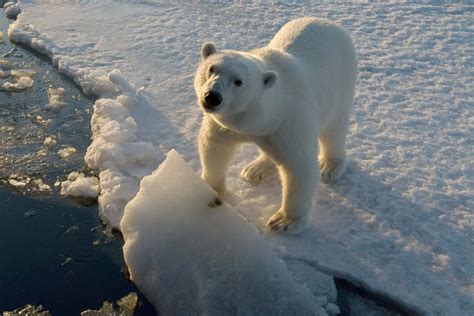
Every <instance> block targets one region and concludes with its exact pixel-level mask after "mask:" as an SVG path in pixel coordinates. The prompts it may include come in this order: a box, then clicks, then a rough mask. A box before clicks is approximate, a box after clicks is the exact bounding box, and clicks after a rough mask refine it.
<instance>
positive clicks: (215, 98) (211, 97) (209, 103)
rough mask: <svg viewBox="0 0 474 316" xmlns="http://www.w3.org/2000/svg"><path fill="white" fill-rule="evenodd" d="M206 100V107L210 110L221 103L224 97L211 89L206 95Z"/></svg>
mask: <svg viewBox="0 0 474 316" xmlns="http://www.w3.org/2000/svg"><path fill="white" fill-rule="evenodd" d="M204 102H205V103H204V107H205V108H206V109H208V110H210V109H212V108H215V107H216V106H218V105H219V104H221V102H222V97H221V95H220V94H219V93H218V92H215V91H209V92H207V93H206V94H205V95H204Z"/></svg>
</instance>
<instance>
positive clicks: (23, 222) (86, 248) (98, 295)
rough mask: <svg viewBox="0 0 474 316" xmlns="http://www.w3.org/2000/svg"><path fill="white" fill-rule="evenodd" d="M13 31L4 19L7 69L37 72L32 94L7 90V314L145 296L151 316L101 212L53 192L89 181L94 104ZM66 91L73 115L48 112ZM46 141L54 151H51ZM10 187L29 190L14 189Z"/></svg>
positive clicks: (3, 283)
mask: <svg viewBox="0 0 474 316" xmlns="http://www.w3.org/2000/svg"><path fill="white" fill-rule="evenodd" d="M8 24H9V21H7V19H6V18H5V17H4V15H3V12H2V13H0V26H1V27H0V31H2V32H3V33H4V42H1V41H0V61H1V64H0V65H1V66H3V67H2V68H3V69H5V68H7V69H13V70H17V71H27V72H30V73H34V74H33V75H32V79H33V80H34V85H33V87H31V88H29V89H27V90H25V91H21V92H6V91H0V219H1V220H0V270H1V273H0V313H1V312H2V311H7V310H10V311H11V310H14V309H16V308H19V307H22V306H24V305H26V304H35V305H38V304H41V305H43V307H44V308H45V309H47V310H49V311H50V312H51V314H52V315H78V314H79V313H80V312H81V311H83V310H86V309H99V308H100V307H101V306H102V303H103V302H104V301H106V300H107V301H110V302H113V301H116V300H118V299H120V298H122V297H123V296H125V295H127V294H128V293H130V292H137V293H138V294H139V300H140V301H141V305H140V307H139V308H138V310H137V311H136V313H135V314H136V315H153V314H154V310H153V307H152V306H151V304H150V303H149V302H148V301H147V300H146V299H145V298H144V297H143V295H141V294H140V293H139V292H138V290H137V288H136V287H135V286H134V284H133V283H131V282H129V281H128V280H127V278H126V275H125V273H124V267H125V263H124V260H123V255H122V245H123V240H122V238H121V237H116V236H115V237H114V236H107V235H106V234H104V233H103V229H102V226H101V222H100V219H99V217H98V207H97V205H92V206H87V207H86V206H80V205H77V204H75V203H74V202H73V201H72V200H68V199H64V198H63V197H60V196H59V192H58V189H57V188H55V186H54V183H55V182H56V181H57V180H64V179H65V178H66V177H67V175H68V174H69V173H70V172H72V171H84V172H86V173H90V170H87V168H85V166H84V160H83V156H84V153H85V151H86V149H87V146H88V144H89V143H90V137H91V129H90V123H89V122H90V117H91V112H92V105H93V102H94V101H93V100H92V99H90V98H88V97H86V96H85V95H83V94H82V93H81V91H80V90H79V89H78V87H77V86H76V85H75V84H74V83H73V82H72V81H71V80H70V79H69V78H67V77H65V76H63V75H61V74H59V73H58V72H57V70H56V69H54V68H53V66H52V65H51V63H50V61H49V59H48V58H46V57H45V56H42V55H40V54H37V53H35V52H33V51H31V50H29V49H26V48H24V47H14V45H13V44H12V43H10V42H8V40H7V39H6V38H5V37H6V33H7V28H8ZM14 48H15V49H14ZM12 49H14V50H12ZM5 54H7V55H6V56H5V57H2V56H4V55H5ZM6 81H14V78H12V77H8V78H5V79H0V85H2V84H3V83H4V82H6ZM59 87H61V88H64V89H65V94H64V102H65V103H66V106H64V108H62V109H61V110H60V111H57V112H53V111H48V110H46V109H45V104H47V103H48V93H47V90H48V88H59ZM48 136H49V137H54V139H55V140H56V144H55V145H53V146H45V145H44V144H43V142H44V139H45V138H46V137H48ZM66 146H72V147H74V148H76V150H77V153H76V154H75V155H73V156H71V157H69V158H67V159H63V158H61V157H59V156H58V154H57V152H58V150H59V149H61V148H63V147H66ZM12 179H13V180H15V181H20V182H24V183H26V184H25V185H21V186H18V185H12V184H11V183H15V182H14V181H11V180H12ZM38 179H41V181H42V182H43V183H45V184H47V185H49V186H50V187H51V190H40V189H39V188H38V186H37V185H35V184H34V183H33V182H34V181H33V180H38Z"/></svg>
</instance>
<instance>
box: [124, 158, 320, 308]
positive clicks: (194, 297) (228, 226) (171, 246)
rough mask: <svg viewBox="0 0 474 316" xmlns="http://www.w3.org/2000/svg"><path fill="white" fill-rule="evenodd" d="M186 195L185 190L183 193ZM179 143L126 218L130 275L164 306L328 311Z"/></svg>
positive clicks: (145, 181) (146, 182) (145, 185)
mask: <svg viewBox="0 0 474 316" xmlns="http://www.w3.org/2000/svg"><path fill="white" fill-rule="evenodd" d="M183 197H185V198H183ZM216 197H217V194H216V193H215V192H214V190H212V189H211V187H209V185H207V183H205V182H204V181H203V180H201V178H200V177H199V176H198V175H196V174H195V173H194V171H193V170H192V169H191V168H190V167H189V166H188V165H187V164H186V163H185V162H184V160H183V159H182V158H181V157H180V156H179V154H178V153H177V152H176V151H170V152H169V153H168V155H167V157H166V160H165V161H164V162H163V163H162V164H161V165H160V166H159V168H158V169H157V170H156V171H154V172H153V174H152V175H149V176H146V177H145V178H143V180H142V181H141V183H140V190H139V191H138V193H137V195H136V196H135V198H134V199H133V200H132V201H130V203H128V204H127V206H126V208H125V215H124V217H123V219H122V222H121V224H120V226H121V230H122V233H123V236H124V239H125V245H124V248H123V249H124V257H125V262H126V263H127V266H128V268H129V272H130V277H131V279H132V280H133V281H134V283H135V284H137V286H138V287H139V288H140V289H141V291H142V292H143V293H145V295H146V296H147V297H148V298H149V299H150V301H151V302H152V303H153V304H154V306H155V307H156V308H157V310H159V311H160V313H161V312H162V313H163V314H183V315H191V314H206V315H222V314H236V315H244V314H257V313H258V314H262V315H275V314H279V315H310V314H311V315H326V312H325V310H324V309H323V308H322V307H320V306H318V305H317V304H316V303H315V299H314V297H313V296H312V295H311V294H310V292H309V291H308V290H306V289H304V288H303V287H301V286H300V285H299V284H298V283H297V282H296V281H295V280H294V279H293V278H292V277H291V276H290V274H289V272H288V270H287V268H286V266H285V264H284V263H283V262H282V261H281V260H280V259H278V258H277V257H276V256H275V254H274V253H273V252H272V249H271V248H270V246H269V245H268V243H267V242H266V241H265V240H264V239H263V237H262V236H261V235H260V234H259V233H258V231H257V230H255V228H253V227H252V226H250V225H249V224H248V222H247V220H246V219H245V218H243V217H242V216H241V215H240V214H238V213H236V212H235V211H234V210H233V209H232V208H231V207H229V206H228V205H220V206H216V205H213V206H209V205H210V204H213V203H214V201H215V199H216Z"/></svg>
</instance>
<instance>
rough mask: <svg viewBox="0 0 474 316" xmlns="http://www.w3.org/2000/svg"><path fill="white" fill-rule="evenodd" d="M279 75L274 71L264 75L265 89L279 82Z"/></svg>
mask: <svg viewBox="0 0 474 316" xmlns="http://www.w3.org/2000/svg"><path fill="white" fill-rule="evenodd" d="M277 80H278V75H277V73H276V72H274V71H268V72H266V73H264V74H263V85H264V86H265V88H271V87H273V85H274V84H275V83H276V82H277Z"/></svg>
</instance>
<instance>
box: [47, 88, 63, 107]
mask: <svg viewBox="0 0 474 316" xmlns="http://www.w3.org/2000/svg"><path fill="white" fill-rule="evenodd" d="M65 93H66V90H64V88H49V89H48V100H49V102H48V104H46V106H45V108H46V109H48V110H52V111H59V110H60V109H61V108H63V107H64V106H66V102H64V94H65Z"/></svg>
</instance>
